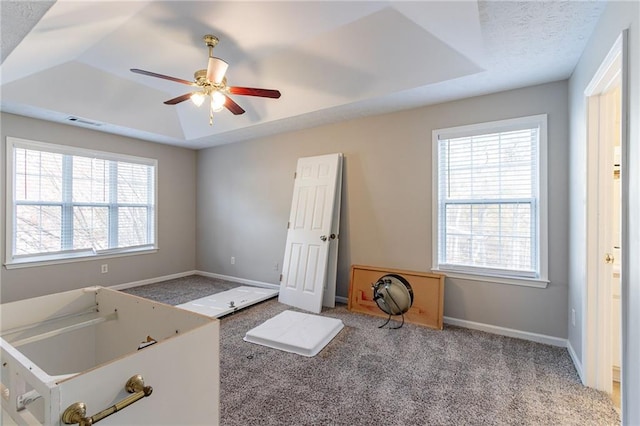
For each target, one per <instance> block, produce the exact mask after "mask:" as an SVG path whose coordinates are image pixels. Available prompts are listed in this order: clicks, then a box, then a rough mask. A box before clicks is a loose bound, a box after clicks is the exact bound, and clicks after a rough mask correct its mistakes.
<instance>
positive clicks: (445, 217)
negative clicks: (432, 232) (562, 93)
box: [434, 116, 546, 279]
mask: <svg viewBox="0 0 640 426" xmlns="http://www.w3.org/2000/svg"><path fill="white" fill-rule="evenodd" d="M541 117H545V118H546V116H536V117H534V119H529V120H527V119H518V120H509V121H503V122H494V123H486V124H483V125H474V126H468V127H463V128H454V129H444V130H440V131H437V135H436V132H434V136H436V137H435V138H434V139H435V140H434V143H436V144H437V145H436V150H435V152H434V154H435V156H436V158H435V166H436V167H435V169H436V173H437V176H436V181H437V187H436V188H435V189H436V191H435V192H436V194H437V199H436V200H434V202H436V203H437V212H436V213H437V215H436V220H437V228H436V235H437V241H436V246H435V253H436V258H435V264H436V267H437V269H441V270H445V271H446V270H450V271H458V272H466V273H476V274H481V275H496V276H507V277H522V278H532V279H540V278H542V275H543V273H542V270H543V268H542V262H541V260H542V259H541V256H542V254H543V253H546V249H544V250H543V247H542V245H543V244H546V237H545V238H541V237H542V232H541V220H540V219H541V208H545V207H546V203H542V204H543V205H541V202H540V201H541V180H540V177H541V164H540V160H541V157H540V152H541V149H540V148H541V146H540V145H541V132H542V131H545V132H546V126H541V124H540V118H541ZM545 217H546V216H545Z"/></svg>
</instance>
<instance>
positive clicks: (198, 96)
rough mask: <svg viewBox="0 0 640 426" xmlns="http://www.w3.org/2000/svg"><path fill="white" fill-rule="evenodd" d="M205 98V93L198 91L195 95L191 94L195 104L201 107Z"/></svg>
mask: <svg viewBox="0 0 640 426" xmlns="http://www.w3.org/2000/svg"><path fill="white" fill-rule="evenodd" d="M204 98H205V96H204V93H202V92H196V93H194V94H193V95H191V102H193V103H194V105H195V106H197V107H199V106H200V105H202V103H203V102H204Z"/></svg>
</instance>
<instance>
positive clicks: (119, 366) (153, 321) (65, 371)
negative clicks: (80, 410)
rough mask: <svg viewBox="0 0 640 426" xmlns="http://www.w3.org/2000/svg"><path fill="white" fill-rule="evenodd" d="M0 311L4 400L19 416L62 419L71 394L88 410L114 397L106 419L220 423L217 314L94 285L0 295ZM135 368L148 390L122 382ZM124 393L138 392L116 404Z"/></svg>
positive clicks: (35, 420) (24, 420)
mask: <svg viewBox="0 0 640 426" xmlns="http://www.w3.org/2000/svg"><path fill="white" fill-rule="evenodd" d="M0 316H1V320H2V323H1V328H0V330H1V335H2V339H1V342H0V343H1V347H2V408H3V414H5V415H7V414H8V415H9V416H10V417H11V418H12V419H13V421H15V422H16V423H18V424H46V425H62V424H64V423H63V421H62V416H63V413H64V412H65V410H66V409H67V407H69V406H72V405H73V404H75V403H83V404H84V406H85V407H86V417H90V416H93V415H95V414H97V413H99V412H102V411H103V410H107V409H109V407H114V406H116V407H117V408H118V411H117V412H115V413H114V414H112V415H110V416H108V417H105V418H104V419H102V420H100V424H102V425H105V426H106V425H122V424H129V425H134V424H149V425H161V424H170V425H176V424H180V425H187V424H203V423H206V424H215V425H217V424H218V423H219V389H220V376H219V363H220V361H219V322H218V320H216V319H212V318H209V317H206V316H202V315H199V314H196V313H193V312H189V311H185V310H182V309H178V308H175V307H173V306H169V305H165V304H162V303H157V302H153V301H150V300H147V299H143V298H139V297H136V296H132V295H129V294H126V293H122V292H119V291H115V290H110V289H106V288H101V287H90V288H85V289H80V290H73V291H69V292H64V293H58V294H53V295H48V296H43V297H38V298H34V299H28V300H22V301H18V302H12V303H7V304H3V305H0ZM154 342H155V343H154ZM149 343H151V344H149ZM137 375H140V376H141V377H142V379H143V382H144V385H145V386H151V388H152V392H151V394H150V395H148V396H145V395H144V391H141V392H142V394H139V393H136V392H135V389H130V391H127V390H126V389H125V384H126V383H127V381H128V380H129V379H130V378H132V377H134V376H137ZM146 393H149V389H147V390H146ZM127 398H129V399H137V398H139V399H138V400H137V401H135V402H133V403H131V404H130V405H128V406H126V408H122V407H121V405H122V404H121V401H122V400H125V399H127ZM94 420H95V419H94ZM94 422H95V421H94Z"/></svg>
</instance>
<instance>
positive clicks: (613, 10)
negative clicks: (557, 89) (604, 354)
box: [568, 1, 640, 425]
mask: <svg viewBox="0 0 640 426" xmlns="http://www.w3.org/2000/svg"><path fill="white" fill-rule="evenodd" d="M626 28H628V29H629V48H628V52H627V53H628V55H629V66H628V69H627V72H628V75H629V90H628V95H629V122H630V128H629V155H628V161H627V168H626V169H623V174H626V175H627V177H628V181H629V186H628V190H627V191H626V192H624V193H623V194H622V197H623V200H626V203H628V211H627V215H628V223H627V227H626V230H625V229H623V231H626V232H624V233H625V236H623V240H622V248H623V269H622V288H623V290H622V303H623V318H622V333H623V348H622V353H623V355H622V356H623V371H622V374H623V377H622V398H623V400H622V416H623V422H624V424H629V425H640V404H638V403H637V401H640V364H639V363H638V360H640V330H638V326H639V324H640V262H639V261H638V260H639V259H640V190H638V188H640V167H639V166H640V123H639V121H640V3H639V2H637V1H629V2H622V1H611V2H608V4H607V8H606V10H605V12H604V13H603V15H602V17H601V19H600V21H599V23H598V26H597V27H596V29H595V31H594V33H593V35H592V36H591V39H590V41H589V43H588V45H587V48H586V49H585V51H584V53H583V55H582V58H581V59H580V62H579V63H578V65H577V66H576V69H575V71H574V73H573V75H572V77H571V79H570V82H569V88H570V91H569V109H570V120H571V143H570V152H571V163H570V169H571V176H570V191H569V194H570V198H571V215H570V224H571V230H570V246H571V267H570V280H569V309H575V310H576V325H575V327H574V326H569V327H568V328H569V333H568V336H569V343H570V344H571V347H572V348H573V349H574V351H575V352H576V355H577V356H578V358H579V360H580V362H582V363H583V366H584V356H585V354H584V353H583V346H584V340H585V336H584V331H585V330H584V327H585V321H586V318H585V316H586V312H585V311H584V308H585V305H586V286H585V283H586V271H587V260H586V252H585V247H586V235H585V234H586V233H585V229H586V204H585V203H586V201H585V200H586V196H587V194H586V187H587V171H586V163H587V138H586V125H587V123H586V116H587V113H586V111H587V109H586V101H585V95H584V90H585V88H586V87H587V85H588V84H589V82H590V81H591V79H592V78H593V76H594V74H595V73H596V71H597V70H598V67H599V66H600V64H601V63H602V61H603V60H604V58H605V56H606V55H607V53H608V52H609V50H610V49H611V47H612V46H613V44H614V42H615V41H616V39H617V38H618V36H619V35H620V33H621V32H622V30H624V29H626ZM623 226H624V225H623ZM625 238H626V241H625ZM625 244H626V245H625Z"/></svg>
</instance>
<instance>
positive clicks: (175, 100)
mask: <svg viewBox="0 0 640 426" xmlns="http://www.w3.org/2000/svg"><path fill="white" fill-rule="evenodd" d="M194 93H199V92H191V93H185V94H184V95H181V96H178V97H177V98H173V99H169V100H168V101H164V103H165V104H166V105H175V104H179V103H180V102H184V101H186V100H187V99H190V98H191V96H193V94H194Z"/></svg>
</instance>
